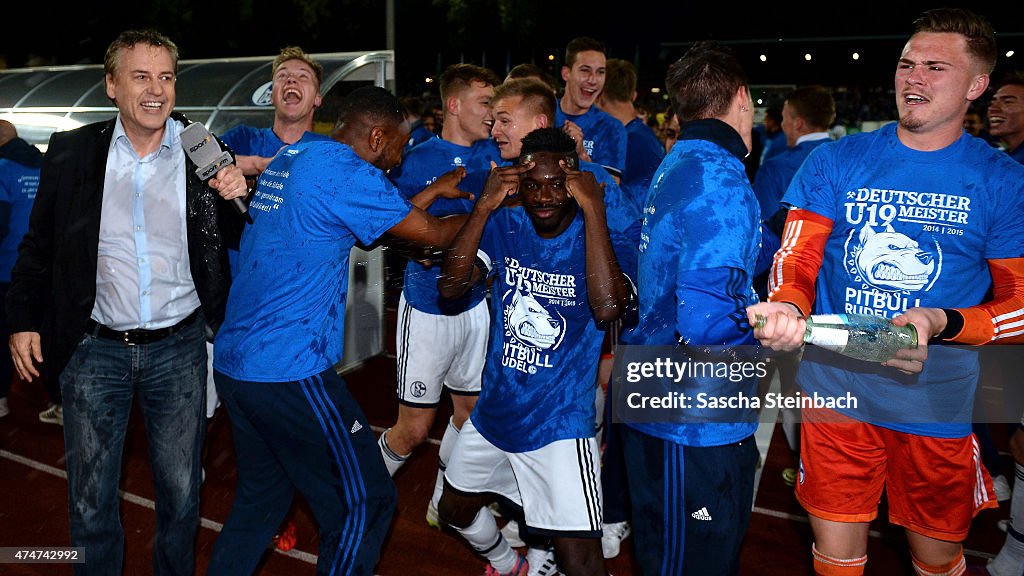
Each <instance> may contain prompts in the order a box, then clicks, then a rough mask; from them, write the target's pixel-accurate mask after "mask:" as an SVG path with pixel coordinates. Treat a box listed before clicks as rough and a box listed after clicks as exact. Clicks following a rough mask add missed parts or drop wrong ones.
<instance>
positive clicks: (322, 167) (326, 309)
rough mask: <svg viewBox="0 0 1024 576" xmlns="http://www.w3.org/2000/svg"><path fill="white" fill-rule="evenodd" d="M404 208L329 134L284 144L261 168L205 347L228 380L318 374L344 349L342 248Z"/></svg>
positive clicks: (383, 226)
mask: <svg viewBox="0 0 1024 576" xmlns="http://www.w3.org/2000/svg"><path fill="white" fill-rule="evenodd" d="M411 210H412V205H410V204H409V203H408V202H407V201H406V200H405V199H404V198H402V195H401V194H400V193H399V192H398V189H396V188H395V187H394V185H392V184H391V182H390V181H389V180H388V179H387V178H386V177H385V176H384V173H383V172H382V171H380V170H379V169H377V168H376V167H374V166H372V165H370V164H369V163H367V162H366V161H364V160H363V159H361V158H360V157H359V156H357V155H356V153H355V152H353V151H352V149H351V148H349V147H348V146H346V145H344V144H339V143H337V142H335V141H333V140H316V141H311V142H306V141H300V142H299V143H297V144H295V145H293V146H289V147H288V148H286V149H285V150H284V151H282V152H281V154H279V155H278V156H277V158H275V159H274V160H273V162H271V163H270V166H268V167H267V169H266V170H265V171H264V172H263V174H261V175H260V179H259V183H258V185H257V188H256V193H255V195H254V196H253V199H252V202H251V203H250V205H249V212H250V213H251V214H252V215H253V220H254V221H255V223H254V224H253V225H251V226H249V228H248V230H247V231H246V233H245V235H244V236H243V237H242V246H241V253H240V256H239V262H238V275H237V276H236V277H235V278H234V282H233V284H232V286H231V294H230V296H229V298H228V304H227V312H226V316H225V319H224V324H223V325H222V326H221V329H220V331H219V332H218V334H217V339H216V341H215V346H214V364H213V365H214V368H216V369H217V370H218V371H220V372H222V373H224V374H226V375H228V376H230V377H232V378H235V379H237V380H248V381H254V382H288V381H295V380H301V379H303V378H306V377H309V376H312V375H314V374H318V373H320V372H322V371H324V370H326V369H327V368H330V367H331V366H333V365H334V364H335V363H337V362H338V361H339V360H340V359H341V356H342V352H343V350H344V334H345V300H346V296H347V292H348V261H349V251H350V250H351V249H352V247H353V246H354V245H355V244H356V243H357V242H362V243H363V244H370V243H372V242H373V241H374V240H376V239H377V238H378V237H379V236H380V235H381V234H383V233H384V232H386V231H387V230H389V229H390V228H392V227H393V226H395V225H396V224H398V223H399V222H400V221H401V220H402V219H403V218H405V217H406V216H407V215H408V214H409V212H410V211H411Z"/></svg>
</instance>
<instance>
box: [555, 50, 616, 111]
mask: <svg viewBox="0 0 1024 576" xmlns="http://www.w3.org/2000/svg"><path fill="white" fill-rule="evenodd" d="M605 63H606V58H605V55H604V54H602V53H601V52H598V51H597V50H585V51H583V52H579V53H578V54H576V61H575V62H573V63H572V67H571V68H570V67H567V66H563V67H562V80H563V81H565V96H563V97H562V111H563V112H565V113H566V114H573V115H578V114H583V113H584V112H586V111H587V110H590V107H591V106H593V105H594V102H595V101H596V100H597V97H598V96H600V94H601V90H603V89H604V80H605Z"/></svg>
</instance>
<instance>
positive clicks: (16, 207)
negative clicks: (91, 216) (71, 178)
mask: <svg viewBox="0 0 1024 576" xmlns="http://www.w3.org/2000/svg"><path fill="white" fill-rule="evenodd" d="M37 188H39V168H32V167H29V166H25V165H23V164H19V163H17V162H12V161H11V160H0V202H3V203H6V204H9V205H10V212H9V216H8V219H7V222H6V224H7V235H6V236H4V237H3V238H2V239H0V240H2V241H0V283H9V282H10V281H11V270H13V269H14V263H15V262H16V261H17V260H18V245H19V244H21V239H22V238H23V237H24V236H25V233H26V232H28V218H29V214H31V213H32V203H33V202H35V198H36V189H37ZM0 305H2V303H0Z"/></svg>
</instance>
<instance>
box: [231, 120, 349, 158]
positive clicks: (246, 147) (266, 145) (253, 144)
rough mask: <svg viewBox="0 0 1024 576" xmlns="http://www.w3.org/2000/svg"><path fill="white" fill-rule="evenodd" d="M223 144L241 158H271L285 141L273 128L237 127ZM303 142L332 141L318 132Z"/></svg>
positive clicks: (310, 134)
mask: <svg viewBox="0 0 1024 576" xmlns="http://www.w3.org/2000/svg"><path fill="white" fill-rule="evenodd" d="M220 140H221V142H223V143H225V144H227V145H228V146H230V147H231V150H233V151H234V152H235V154H239V155H241V156H263V157H265V158H270V157H272V156H274V155H275V154H277V151H278V150H280V149H281V148H282V147H283V146H287V144H285V142H284V141H282V140H281V139H280V138H278V137H277V134H275V133H274V129H273V128H253V127H252V126H235V127H234V128H232V129H230V130H228V131H227V132H225V133H224V135H223V136H221V137H220ZM302 140H330V137H328V136H324V135H323V134H318V133H316V132H306V133H304V134H303V135H302Z"/></svg>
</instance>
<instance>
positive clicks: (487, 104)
mask: <svg viewBox="0 0 1024 576" xmlns="http://www.w3.org/2000/svg"><path fill="white" fill-rule="evenodd" d="M492 96H494V86H491V85H490V84H485V83H483V82H479V81H474V82H471V83H470V85H469V88H466V89H465V90H463V91H462V92H461V93H460V94H459V95H458V97H457V98H458V103H457V105H456V106H457V112H458V117H457V118H456V119H455V121H456V122H457V123H458V127H459V132H460V133H461V136H462V137H463V139H464V140H465V144H466V145H468V144H472V143H473V142H476V141H477V140H483V139H484V138H487V137H488V136H489V135H490V133H491V125H492V124H493V123H494V117H493V116H492V115H491V97H492Z"/></svg>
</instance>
